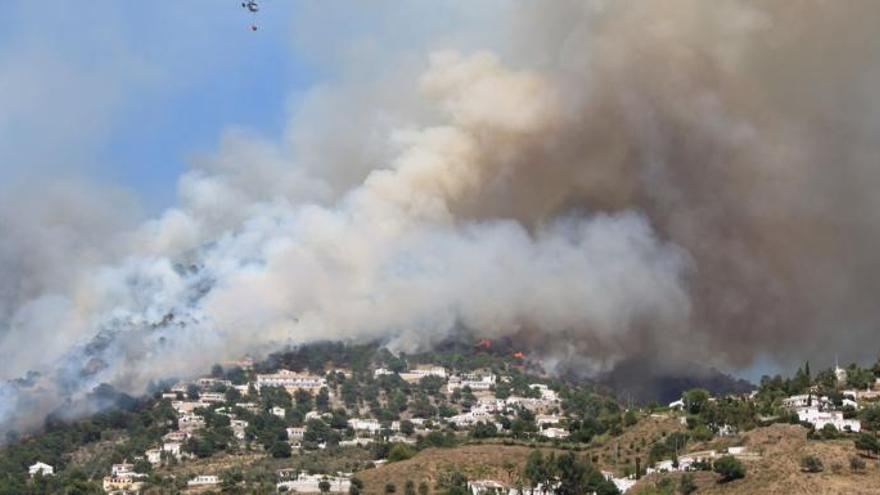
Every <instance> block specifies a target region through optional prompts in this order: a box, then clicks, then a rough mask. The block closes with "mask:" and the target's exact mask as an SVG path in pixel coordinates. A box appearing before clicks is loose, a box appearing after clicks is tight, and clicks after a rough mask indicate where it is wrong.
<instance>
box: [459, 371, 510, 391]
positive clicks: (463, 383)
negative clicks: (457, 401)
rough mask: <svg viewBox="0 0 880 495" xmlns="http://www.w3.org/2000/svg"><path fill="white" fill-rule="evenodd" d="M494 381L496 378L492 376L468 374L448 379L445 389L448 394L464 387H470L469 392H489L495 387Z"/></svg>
mask: <svg viewBox="0 0 880 495" xmlns="http://www.w3.org/2000/svg"><path fill="white" fill-rule="evenodd" d="M496 381H497V378H496V376H495V375H493V374H488V375H481V374H479V373H469V374H464V375H461V376H452V377H450V378H449V383H448V384H447V385H446V389H447V390H449V391H450V392H451V391H453V390H456V389H459V388H464V387H470V389H471V390H489V389H490V388H492V387H493V386H495V383H496Z"/></svg>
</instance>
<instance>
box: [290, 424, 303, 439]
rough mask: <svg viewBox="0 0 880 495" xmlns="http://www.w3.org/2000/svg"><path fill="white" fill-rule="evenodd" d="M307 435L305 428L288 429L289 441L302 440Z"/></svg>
mask: <svg viewBox="0 0 880 495" xmlns="http://www.w3.org/2000/svg"><path fill="white" fill-rule="evenodd" d="M305 434H306V429H305V428H298V427H293V428H288V429H287V439H288V440H302V438H303V436H305Z"/></svg>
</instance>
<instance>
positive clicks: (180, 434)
mask: <svg viewBox="0 0 880 495" xmlns="http://www.w3.org/2000/svg"><path fill="white" fill-rule="evenodd" d="M190 436H191V435H190V434H189V433H188V432H185V431H169V432H168V433H166V434H165V435H164V436H162V439H163V440H166V441H168V442H183V441H185V440H186V439H187V438H189V437H190Z"/></svg>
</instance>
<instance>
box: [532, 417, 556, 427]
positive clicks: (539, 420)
mask: <svg viewBox="0 0 880 495" xmlns="http://www.w3.org/2000/svg"><path fill="white" fill-rule="evenodd" d="M560 421H562V418H560V417H559V416H556V415H554V414H547V415H545V414H538V415H537V416H535V424H537V425H538V426H542V425H558V424H559V422H560Z"/></svg>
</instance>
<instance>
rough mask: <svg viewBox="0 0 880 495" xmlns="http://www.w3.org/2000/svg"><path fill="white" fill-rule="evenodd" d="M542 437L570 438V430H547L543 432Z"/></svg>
mask: <svg viewBox="0 0 880 495" xmlns="http://www.w3.org/2000/svg"><path fill="white" fill-rule="evenodd" d="M541 435H544V436H545V437H547V438H568V435H569V433H568V430H566V429H564V428H545V429H543V430H541Z"/></svg>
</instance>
